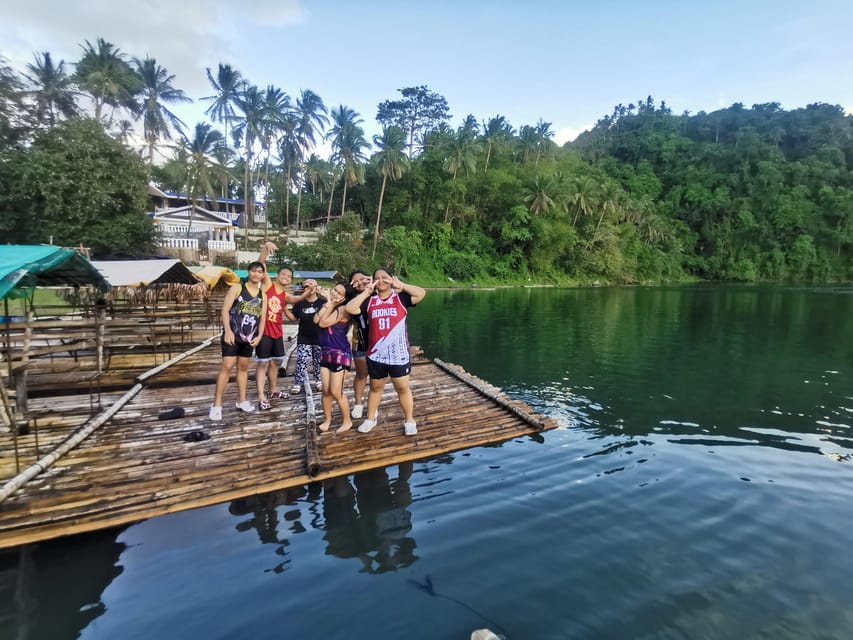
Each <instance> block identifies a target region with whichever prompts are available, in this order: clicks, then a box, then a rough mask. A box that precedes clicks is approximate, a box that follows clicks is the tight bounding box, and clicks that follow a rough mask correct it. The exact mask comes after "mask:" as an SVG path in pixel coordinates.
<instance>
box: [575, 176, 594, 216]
mask: <svg viewBox="0 0 853 640" xmlns="http://www.w3.org/2000/svg"><path fill="white" fill-rule="evenodd" d="M597 191H598V184H597V183H596V182H595V180H593V179H592V178H590V177H583V178H578V179H577V180H576V181H575V184H574V193H573V194H572V196H571V206H572V209H573V210H574V214H575V215H574V217H573V218H572V226H573V227H574V226H575V225H576V224H577V221H578V218H579V217H580V216H582V215H583V216H588V215H591V214H592V210H593V200H594V198H595V196H596V192H597Z"/></svg>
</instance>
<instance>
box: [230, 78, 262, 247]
mask: <svg viewBox="0 0 853 640" xmlns="http://www.w3.org/2000/svg"><path fill="white" fill-rule="evenodd" d="M235 105H236V107H237V109H238V110H239V111H240V112H241V113H242V119H241V120H240V122H239V123H238V124H237V126H235V127H234V132H235V133H236V134H239V135H240V136H241V139H242V140H243V144H244V147H243V149H244V156H243V158H244V162H245V166H244V168H243V198H244V201H245V209H244V211H245V214H246V215H245V224H246V225H247V226H248V224H249V223H251V222H253V221H254V216H253V209H252V208H251V207H250V203H251V197H250V195H251V194H250V193H249V167H250V165H251V164H252V156H253V154H254V146H255V142H256V141H257V140H258V139H259V138H260V137H261V136H262V134H263V125H264V114H265V112H266V103H265V100H264V94H262V93H261V91H260V90H259V89H258V88H257V87H256V86H254V85H250V86H247V87H246V88H245V89H244V90H243V91H241V92H240V94H239V95H238V96H237V98H236V100H235ZM247 237H248V236H247Z"/></svg>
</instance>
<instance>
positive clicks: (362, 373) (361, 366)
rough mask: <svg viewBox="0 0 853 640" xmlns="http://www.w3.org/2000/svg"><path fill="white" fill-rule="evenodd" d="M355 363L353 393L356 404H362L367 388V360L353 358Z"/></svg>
mask: <svg viewBox="0 0 853 640" xmlns="http://www.w3.org/2000/svg"><path fill="white" fill-rule="evenodd" d="M353 361H354V362H355V379H354V380H353V383H352V392H353V397H354V400H355V404H361V399H362V398H363V397H364V389H365V388H366V387H367V358H353Z"/></svg>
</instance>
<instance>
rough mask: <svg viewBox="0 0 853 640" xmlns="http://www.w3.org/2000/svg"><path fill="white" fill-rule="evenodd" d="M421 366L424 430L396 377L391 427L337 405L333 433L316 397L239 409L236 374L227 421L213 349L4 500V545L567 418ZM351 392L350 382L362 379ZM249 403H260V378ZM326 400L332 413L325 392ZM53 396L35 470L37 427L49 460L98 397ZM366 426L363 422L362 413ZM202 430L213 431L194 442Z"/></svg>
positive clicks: (527, 431)
mask: <svg viewBox="0 0 853 640" xmlns="http://www.w3.org/2000/svg"><path fill="white" fill-rule="evenodd" d="M415 362H416V364H415V365H414V366H413V370H412V375H411V386H412V392H413V394H414V398H415V417H416V419H417V422H418V434H417V435H416V436H413V437H407V436H405V435H404V434H403V414H402V412H401V409H400V407H399V405H398V403H397V399H396V396H395V395H394V392H393V387H392V385H391V384H390V382H388V384H387V385H386V390H385V394H384V395H383V398H382V403H381V405H380V409H379V424H378V425H377V427H376V428H375V429H374V430H373V431H372V432H371V433H369V434H361V433H358V432H357V431H356V430H355V428H353V429H352V430H350V431H348V432H345V433H340V434H337V433H335V432H334V429H335V428H337V427H338V426H339V425H340V424H341V415H340V413H339V412H338V411H337V407H336V406H335V408H334V410H333V419H332V429H331V430H330V431H328V432H324V433H320V432H319V431H318V430H317V429H316V427H309V426H308V425H307V424H306V410H305V407H306V402H305V397H304V395H302V394H300V395H297V396H291V397H290V398H288V399H282V400H277V401H276V400H273V403H274V404H273V408H272V410H270V411H263V412H256V413H253V414H246V413H242V412H240V411H239V410H237V409H236V408H235V406H234V404H235V401H236V395H237V392H236V385H235V384H234V382H233V380H232V383H231V384H229V387H228V390H227V392H226V394H225V399H224V402H223V420H222V421H221V422H213V421H210V420H209V419H208V416H207V414H208V408H209V406H210V403H211V399H212V396H213V390H214V389H213V384H214V379H215V375H216V372H217V371H218V368H219V363H220V357H219V346H218V344H213V345H212V346H210V347H208V348H206V349H203V350H202V351H200V352H198V353H197V354H195V355H192V356H190V357H188V358H187V359H185V360H183V361H181V362H180V363H178V364H175V365H173V366H172V367H170V368H168V369H166V370H164V371H163V372H161V373H159V374H158V375H157V376H155V377H153V378H152V379H151V381H150V384H149V385H148V386H146V387H145V388H144V389H142V391H141V392H139V394H138V395H136V396H135V397H134V398H133V399H132V400H131V401H130V402H129V403H128V404H127V405H125V406H124V407H123V408H122V409H121V410H120V411H119V412H118V413H117V414H116V415H115V416H114V417H113V418H112V419H111V420H110V421H109V422H107V423H106V424H105V425H104V426H102V427H100V428H99V429H98V430H96V431H95V432H94V433H92V435H90V436H89V437H88V438H87V439H86V440H84V441H83V442H82V443H81V444H80V445H79V446H78V447H76V448H75V449H73V450H71V451H70V452H69V453H67V454H66V455H65V456H63V457H62V458H60V459H59V460H58V461H57V463H56V464H55V465H54V466H52V467H50V468H49V469H47V470H46V471H45V472H44V473H41V474H40V475H38V476H36V477H35V478H34V479H32V480H30V481H29V482H28V483H27V484H26V485H24V486H23V487H22V488H21V489H18V490H17V491H16V492H15V493H13V494H12V495H11V496H9V497H8V498H7V499H6V500H5V501H3V502H0V548H3V547H10V546H15V545H19V544H24V543H29V542H35V541H38V540H44V539H48V538H54V537H59V536H63V535H69V534H74V533H81V532H85V531H93V530H97V529H103V528H107V527H113V526H116V525H120V524H126V523H130V522H135V521H139V520H143V519H146V518H151V517H154V516H158V515H162V514H166V513H171V512H175V511H182V510H186V509H193V508H196V507H201V506H206V505H211V504H217V503H220V502H224V501H228V500H233V499H236V498H240V497H245V496H248V495H253V494H258V493H266V492H268V491H274V490H279V489H285V488H288V487H294V486H302V485H305V484H308V483H310V482H312V481H316V480H322V479H327V478H332V477H337V476H344V475H349V474H352V473H355V472H358V471H363V470H367V469H372V468H377V467H384V466H386V465H391V464H397V463H400V462H404V461H408V460H415V459H422V458H428V457H432V456H435V455H439V454H442V453H446V452H449V451H456V450H460V449H466V448H469V447H474V446H479V445H485V444H490V443H496V442H501V441H504V440H508V439H511V438H515V437H519V436H524V435H532V434H536V433H538V432H539V431H541V430H543V429H550V428H553V427H555V426H556V425H555V423H553V422H552V421H551V420H549V419H547V418H543V417H541V416H534V415H533V414H532V412H531V410H530V408H529V407H527V406H526V405H524V404H523V403H520V402H511V401H509V399H508V398H506V396H504V395H503V394H502V393H500V391H499V390H498V389H495V388H494V387H490V386H489V385H487V384H486V383H484V382H483V381H481V380H477V379H473V380H472V381H470V382H466V381H463V380H460V379H459V378H458V377H456V376H454V375H451V373H448V372H447V371H446V370H444V369H443V368H442V367H440V366H439V365H437V364H436V363H433V362H431V361H429V360H427V359H425V358H419V359H416V361H415ZM292 367H293V363H292V362H291V363H290V364H289V366H288V376H287V377H286V378H285V379H284V380H283V381H282V382H283V384H281V383H280V385H279V387H280V388H282V389H287V388H289V387H290V386H291V385H292V383H293V378H292V377H291V376H292ZM451 368H452V367H451ZM253 369H254V367H252V369H251V370H250V373H253ZM462 375H463V377H465V376H466V375H467V374H464V372H463V373H462ZM472 385H473V386H472ZM476 387H481V388H480V389H479V390H478V388H476ZM346 388H347V389H348V390H349V389H351V374H350V375H349V376H348V379H347V384H346ZM120 395H121V393H115V392H113V393H110V394H102V397H101V403H102V405H103V406H104V407H106V406H108V405H109V404H110V403H111V402H113V401H114V400H115V399H116V398H118V397H119V396H120ZM490 395H495V396H496V397H497V398H498V401H496V400H494V399H492V398H490V397H488V396H490ZM249 397H250V398H253V399H254V398H256V397H257V396H256V391H255V389H254V380H253V376H250V382H249ZM314 400H315V401H316V403H317V410H318V414H320V412H321V409H320V397H319V394H316V395H315V396H314ZM41 402H42V403H43V405H44V406H43V407H41V408H42V409H43V415H42V417H41V418H40V420H39V422H38V425H37V429H31V432H30V433H29V434H27V435H25V436H20V437H19V438H18V440H19V453H20V454H21V459H22V460H23V461H24V464H27V465H29V464H32V462H34V461H35V460H36V459H37V455H38V454H37V452H36V450H35V448H36V447H35V438H36V434H37V435H38V440H39V442H38V448H39V450H40V454H41V455H44V454H45V453H46V452H47V451H49V450H50V449H52V448H53V447H55V446H56V444H58V443H59V442H60V441H61V440H63V439H64V438H65V437H66V436H67V435H68V434H69V433H70V431H71V430H72V429H73V427H75V426H78V425H80V424H81V423H82V422H84V421H85V420H86V419H87V417H88V415H89V412H90V403H89V396H88V395H86V396H80V395H76V396H64V397H62V398H46V399H41ZM501 402H507V403H509V405H510V406H504V405H503V404H501ZM173 407H181V408H183V409H184V411H185V415H184V417H182V418H180V419H173V420H160V419H159V417H158V416H159V414H160V413H162V412H164V411H166V410H168V409H170V408H173ZM512 407H515V408H514V409H513V408H512ZM96 409H97V408H96ZM528 416H529V418H528ZM318 419H319V420H322V417H320V416H318ZM353 422H354V425H355V426H357V425H358V424H359V423H360V422H361V421H360V420H354V421H353ZM198 435H202V437H206V436H209V438H207V439H203V440H198V441H193V440H194V438H193V436H198ZM306 446H307V447H308V449H310V450H311V451H312V453H313V458H312V459H313V460H314V462H315V463H316V464H315V469H314V470H316V471H317V473H316V475H314V476H309V475H308V473H307V470H306ZM10 447H11V436H8V435H3V436H2V438H0V452H2V456H0V474H2V479H3V481H4V482H6V481H7V480H8V479H9V478H10V477H11V476H13V475H14V474H15V469H14V463H12V465H11V466H10V456H9V455H8V454H9V448H10Z"/></svg>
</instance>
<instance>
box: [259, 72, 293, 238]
mask: <svg viewBox="0 0 853 640" xmlns="http://www.w3.org/2000/svg"><path fill="white" fill-rule="evenodd" d="M291 113H292V106H291V104H290V96H289V95H287V94H286V93H285V92H284V91H282V90H281V89H279V88H278V87H274V86H273V85H267V88H266V91H265V92H264V111H263V115H262V118H261V135H260V142H261V148H262V149H263V150H264V152H265V153H266V160H265V162H264V165H265V168H264V172H265V173H264V188H265V189H266V191H267V193H269V178H270V156H271V155H272V148H273V144H274V142H275V141H277V140H279V141H280V136H281V135H282V133H284V131H285V130H286V128H287V124H286V122H287V118H288V116H289V115H290V114H291ZM289 193H290V191H289V190H288V195H289ZM269 219H270V216H269V212H267V215H266V216H265V220H266V225H267V226H269Z"/></svg>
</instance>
